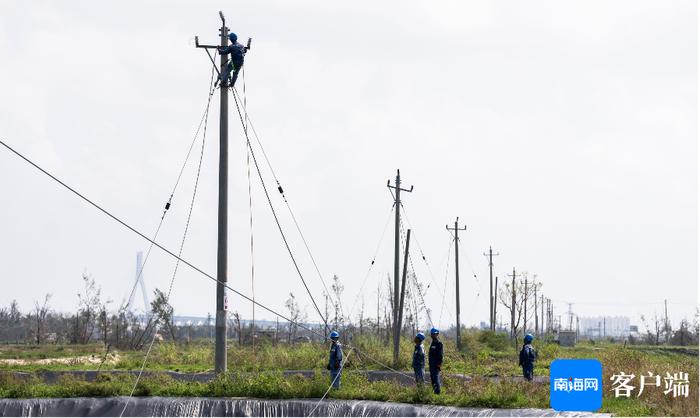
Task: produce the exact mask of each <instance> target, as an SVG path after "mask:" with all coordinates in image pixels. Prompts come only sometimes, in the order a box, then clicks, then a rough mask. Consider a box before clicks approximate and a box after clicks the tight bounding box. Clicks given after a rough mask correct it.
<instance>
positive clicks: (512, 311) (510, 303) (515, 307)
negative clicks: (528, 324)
mask: <svg viewBox="0 0 700 418" xmlns="http://www.w3.org/2000/svg"><path fill="white" fill-rule="evenodd" d="M534 289H535V287H534V286H529V285H528V288H527V292H526V291H525V283H524V282H522V281H516V282H515V287H513V286H512V283H505V284H504V286H503V288H501V289H500V292H499V291H498V289H496V291H497V294H498V299H499V301H500V302H501V305H503V306H504V307H505V308H506V310H507V311H508V313H509V315H510V317H511V318H513V320H512V321H511V338H512V339H514V340H515V339H516V337H517V336H518V335H519V334H520V333H521V331H522V333H524V330H523V328H524V324H525V320H524V319H525V318H524V316H525V301H526V300H527V299H529V298H532V297H534V293H535V290H534ZM532 315H534V313H532ZM532 315H530V313H528V317H531V316H532Z"/></svg>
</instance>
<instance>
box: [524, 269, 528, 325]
mask: <svg viewBox="0 0 700 418" xmlns="http://www.w3.org/2000/svg"><path fill="white" fill-rule="evenodd" d="M523 276H525V294H524V295H523V305H524V308H525V315H524V316H523V335H525V334H527V272H523Z"/></svg>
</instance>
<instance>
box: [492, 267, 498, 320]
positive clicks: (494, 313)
mask: <svg viewBox="0 0 700 418" xmlns="http://www.w3.org/2000/svg"><path fill="white" fill-rule="evenodd" d="M493 290H494V293H493V330H494V331H495V330H496V306H497V305H498V299H497V297H498V276H496V285H495V288H494V289H493Z"/></svg>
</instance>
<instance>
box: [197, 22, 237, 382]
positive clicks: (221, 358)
mask: <svg viewBox="0 0 700 418" xmlns="http://www.w3.org/2000/svg"><path fill="white" fill-rule="evenodd" d="M219 17H220V18H221V29H219V35H220V38H221V45H220V46H221V47H222V48H223V47H226V46H228V31H229V28H228V27H226V18H224V14H223V13H222V12H221V11H220V12H219ZM195 45H196V47H197V48H204V49H205V51H206V52H207V55H209V59H210V60H211V61H212V64H214V66H215V67H216V64H215V63H214V59H213V58H212V57H211V54H210V53H209V49H217V46H215V45H200V44H199V38H198V37H195ZM226 63H227V57H226V56H225V55H221V63H220V69H217V72H218V73H219V74H221V73H223V72H224V69H225V67H226ZM229 87H230V86H229V84H228V80H221V88H220V94H221V95H220V97H221V98H220V114H219V206H218V238H217V249H216V348H215V352H214V354H215V355H214V370H215V372H216V373H224V372H226V312H227V310H228V298H227V296H226V283H227V282H228V273H227V271H228V266H227V261H228V235H227V232H228V88H229Z"/></svg>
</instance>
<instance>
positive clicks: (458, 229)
mask: <svg viewBox="0 0 700 418" xmlns="http://www.w3.org/2000/svg"><path fill="white" fill-rule="evenodd" d="M458 223H459V216H458V217H457V219H455V226H454V228H450V227H449V226H447V225H445V229H447V230H448V231H455V297H456V305H457V351H459V350H461V349H462V331H461V329H460V328H461V324H460V323H459V235H458V234H459V231H466V230H467V227H466V226H465V227H463V228H460V227H459V225H458Z"/></svg>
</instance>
